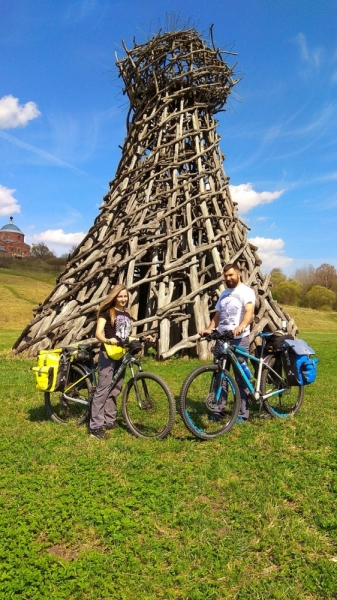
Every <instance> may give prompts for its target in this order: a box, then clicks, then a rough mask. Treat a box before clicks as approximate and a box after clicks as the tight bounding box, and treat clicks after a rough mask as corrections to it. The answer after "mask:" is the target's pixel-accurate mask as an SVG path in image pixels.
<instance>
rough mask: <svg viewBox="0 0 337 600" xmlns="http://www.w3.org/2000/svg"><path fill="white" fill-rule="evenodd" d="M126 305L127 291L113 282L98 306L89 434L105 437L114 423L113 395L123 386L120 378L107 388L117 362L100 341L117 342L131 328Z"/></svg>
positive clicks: (121, 340) (127, 301) (116, 343)
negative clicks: (97, 349) (95, 372)
mask: <svg viewBox="0 0 337 600" xmlns="http://www.w3.org/2000/svg"><path fill="white" fill-rule="evenodd" d="M128 304H129V292H128V290H127V289H126V287H125V286H124V285H115V286H114V287H113V288H112V290H111V292H110V294H109V295H108V296H107V297H106V298H105V300H104V301H103V302H102V304H101V305H100V307H99V309H98V316H97V327H96V333H95V336H96V338H97V339H98V340H99V341H100V342H102V347H101V350H100V353H99V357H98V384H97V388H96V391H95V394H94V397H93V401H92V405H91V416H90V426H89V433H90V435H91V436H93V437H95V438H97V439H102V438H105V437H106V436H105V431H104V430H109V429H113V428H114V427H115V426H116V416H117V403H116V396H118V394H119V393H120V391H121V389H122V385H123V378H122V377H121V378H120V379H119V381H118V382H117V384H116V385H115V387H114V388H113V389H112V390H109V387H110V384H111V380H112V378H113V375H114V373H115V371H116V370H117V369H118V368H119V366H120V363H121V361H120V360H112V359H111V358H109V357H108V355H107V353H106V352H105V349H104V346H103V344H105V343H109V344H115V345H118V344H120V343H121V342H123V341H124V340H126V339H127V338H128V337H129V335H130V333H131V330H132V318H131V315H130V314H129V313H128V312H127V310H126V308H127V307H128Z"/></svg>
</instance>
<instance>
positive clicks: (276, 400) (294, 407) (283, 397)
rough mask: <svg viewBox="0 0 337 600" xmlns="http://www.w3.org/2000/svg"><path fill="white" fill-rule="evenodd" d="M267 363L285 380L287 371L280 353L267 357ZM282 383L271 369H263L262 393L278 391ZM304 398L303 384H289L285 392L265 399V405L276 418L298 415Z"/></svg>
mask: <svg viewBox="0 0 337 600" xmlns="http://www.w3.org/2000/svg"><path fill="white" fill-rule="evenodd" d="M267 364H268V365H269V366H270V367H272V369H274V370H275V371H276V373H278V374H279V375H280V376H281V377H282V379H283V380H284V381H285V373H284V369H283V365H282V359H281V356H279V355H276V354H274V355H271V356H270V357H268V359H267ZM280 387H281V384H280V381H279V379H278V378H277V377H275V376H273V373H272V372H271V371H270V370H269V369H266V368H265V369H263V371H262V374H261V392H262V395H264V394H267V393H268V392H272V391H276V390H277V389H280ZM303 398H304V388H303V386H292V387H291V386H289V387H287V388H286V390H285V391H284V392H281V393H280V394H277V395H275V396H272V397H270V398H267V399H266V400H264V401H263V405H264V407H265V409H266V411H267V412H268V414H269V415H271V416H272V417H274V418H280V417H283V418H285V417H289V416H290V415H296V413H297V412H298V411H299V409H300V408H301V406H302V402H303Z"/></svg>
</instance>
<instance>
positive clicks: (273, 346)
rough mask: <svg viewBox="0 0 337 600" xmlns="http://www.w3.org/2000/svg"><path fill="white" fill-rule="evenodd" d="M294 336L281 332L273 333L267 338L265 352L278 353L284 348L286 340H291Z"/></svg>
mask: <svg viewBox="0 0 337 600" xmlns="http://www.w3.org/2000/svg"><path fill="white" fill-rule="evenodd" d="M293 339H294V336H292V335H291V333H284V332H283V331H282V332H281V331H274V333H273V334H272V335H271V336H269V338H268V339H267V343H266V351H267V352H268V353H269V352H280V351H281V350H283V348H284V347H285V342H286V341H287V340H293Z"/></svg>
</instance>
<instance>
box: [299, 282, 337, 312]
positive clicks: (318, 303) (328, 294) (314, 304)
mask: <svg viewBox="0 0 337 600" xmlns="http://www.w3.org/2000/svg"><path fill="white" fill-rule="evenodd" d="M304 301H305V305H306V306H309V307H310V308H317V309H318V310H332V308H333V307H334V305H335V304H336V294H335V293H334V292H333V291H332V290H328V289H327V288H326V287H324V286H322V285H314V286H313V287H312V288H311V290H309V292H307V293H306V295H305V299H304Z"/></svg>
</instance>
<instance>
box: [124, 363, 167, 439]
mask: <svg viewBox="0 0 337 600" xmlns="http://www.w3.org/2000/svg"><path fill="white" fill-rule="evenodd" d="M138 384H141V385H138ZM137 393H138V395H139V402H138V399H137ZM122 411H123V416H124V419H125V422H126V425H127V427H128V429H129V430H130V431H131V433H132V434H133V435H134V436H135V437H138V438H160V439H162V438H164V437H166V436H167V435H168V434H169V433H170V431H171V429H172V427H173V424H174V419H175V414H176V407H175V401H174V398H173V395H172V392H171V390H170V389H169V387H168V386H167V385H166V383H165V381H163V379H161V377H158V375H154V374H153V373H147V372H146V371H141V372H139V373H136V374H135V376H134V377H132V378H131V379H130V380H129V381H128V382H127V384H126V386H125V388H124V392H123V400H122Z"/></svg>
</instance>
